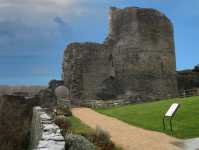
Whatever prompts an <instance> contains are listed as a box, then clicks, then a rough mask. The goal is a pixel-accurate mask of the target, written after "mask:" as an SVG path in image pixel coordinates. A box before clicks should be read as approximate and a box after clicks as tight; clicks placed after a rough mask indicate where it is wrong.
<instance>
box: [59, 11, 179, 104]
mask: <svg viewBox="0 0 199 150" xmlns="http://www.w3.org/2000/svg"><path fill="white" fill-rule="evenodd" d="M108 19H109V21H108V36H107V38H106V39H105V41H104V42H103V44H98V43H93V42H85V43H77V42H74V43H70V44H69V45H68V46H67V48H66V50H65V51H64V54H63V63H62V66H63V67H62V69H63V73H62V80H63V81H64V85H65V86H67V87H68V88H69V89H70V95H71V98H72V99H73V98H74V99H87V100H89V99H102V100H104V99H119V98H126V97H128V96H139V97H140V98H145V99H146V101H151V100H163V99H168V98H176V97H178V84H177V78H176V58H175V45H174V29H173V24H172V22H171V21H170V20H169V19H168V18H167V17H166V16H165V15H164V14H163V13H161V12H159V11H158V10H155V9H151V8H150V9H146V8H139V7H126V8H124V9H120V8H117V7H110V8H109V18H108ZM168 93H170V94H169V95H168Z"/></svg>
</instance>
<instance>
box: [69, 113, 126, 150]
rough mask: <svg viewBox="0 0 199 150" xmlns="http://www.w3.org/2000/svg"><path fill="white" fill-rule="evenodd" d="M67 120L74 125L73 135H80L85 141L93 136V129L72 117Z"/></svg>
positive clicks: (118, 149) (119, 149)
mask: <svg viewBox="0 0 199 150" xmlns="http://www.w3.org/2000/svg"><path fill="white" fill-rule="evenodd" d="M67 118H70V120H71V122H72V123H74V124H75V125H76V126H75V133H76V134H81V135H82V136H84V137H85V138H86V139H89V138H90V139H91V138H92V136H93V133H94V132H95V130H94V129H92V128H91V127H89V126H88V125H86V124H84V123H83V122H81V120H80V119H78V118H76V117H74V116H68V117H67ZM99 130H100V129H99V127H98V131H99ZM94 145H95V146H96V149H100V147H97V145H96V143H94ZM112 150H123V149H122V148H120V147H114V148H113V149H112Z"/></svg>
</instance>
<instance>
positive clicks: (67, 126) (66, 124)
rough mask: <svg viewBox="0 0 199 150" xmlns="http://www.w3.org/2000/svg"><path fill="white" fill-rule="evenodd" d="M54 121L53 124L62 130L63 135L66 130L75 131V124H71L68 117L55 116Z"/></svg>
mask: <svg viewBox="0 0 199 150" xmlns="http://www.w3.org/2000/svg"><path fill="white" fill-rule="evenodd" d="M54 121H55V124H56V125H58V126H59V128H60V129H61V130H62V135H63V136H64V135H65V134H66V133H68V132H72V133H75V125H74V124H72V122H71V120H70V119H68V118H61V117H56V118H55V120H54Z"/></svg>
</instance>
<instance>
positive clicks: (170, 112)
mask: <svg viewBox="0 0 199 150" xmlns="http://www.w3.org/2000/svg"><path fill="white" fill-rule="evenodd" d="M179 105H180V104H179V103H173V104H172V105H171V106H170V108H169V110H168V111H167V112H166V114H165V116H168V117H171V116H172V115H173V113H174V112H175V111H176V109H177V108H178V107H179Z"/></svg>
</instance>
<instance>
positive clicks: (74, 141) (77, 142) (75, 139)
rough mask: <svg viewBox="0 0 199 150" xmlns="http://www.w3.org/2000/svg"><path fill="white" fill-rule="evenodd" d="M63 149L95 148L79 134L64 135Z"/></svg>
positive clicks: (88, 149) (91, 149)
mask: <svg viewBox="0 0 199 150" xmlns="http://www.w3.org/2000/svg"><path fill="white" fill-rule="evenodd" d="M65 143H66V144H65V149H66V150H75V149H77V150H94V149H95V147H94V145H93V144H92V143H90V142H89V141H88V140H86V139H85V138H84V137H83V136H81V135H79V134H72V133H69V134H66V136H65Z"/></svg>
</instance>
